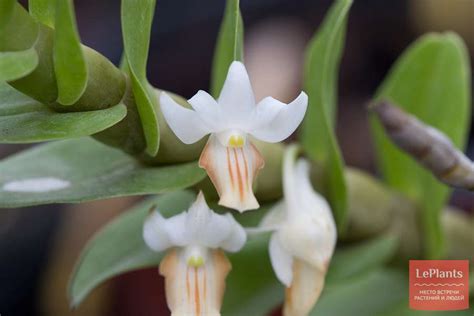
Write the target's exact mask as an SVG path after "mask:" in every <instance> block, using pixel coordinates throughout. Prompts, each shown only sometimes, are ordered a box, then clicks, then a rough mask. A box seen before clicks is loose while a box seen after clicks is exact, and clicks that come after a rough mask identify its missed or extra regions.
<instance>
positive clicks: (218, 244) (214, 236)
mask: <svg viewBox="0 0 474 316" xmlns="http://www.w3.org/2000/svg"><path fill="white" fill-rule="evenodd" d="M186 227H188V230H189V231H190V232H191V235H190V240H189V243H196V244H199V245H201V246H204V247H207V248H222V249H224V250H226V251H230V252H236V251H238V250H240V249H241V248H242V247H243V246H244V244H245V241H246V240H247V235H246V234H245V230H244V229H243V227H242V226H241V225H240V224H239V223H238V222H237V221H236V220H235V219H234V217H233V216H232V215H230V214H226V215H220V214H216V213H214V212H213V211H212V210H210V209H209V207H208V206H207V203H206V201H205V199H204V195H203V194H202V192H200V193H199V195H198V197H197V199H196V202H194V204H193V205H192V206H191V207H190V208H189V211H188V221H187V224H186Z"/></svg>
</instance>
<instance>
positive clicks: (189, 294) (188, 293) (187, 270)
mask: <svg viewBox="0 0 474 316" xmlns="http://www.w3.org/2000/svg"><path fill="white" fill-rule="evenodd" d="M186 295H187V298H188V302H189V301H190V300H191V286H190V284H189V268H188V267H187V268H186Z"/></svg>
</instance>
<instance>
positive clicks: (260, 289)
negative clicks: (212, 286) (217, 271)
mask: <svg viewBox="0 0 474 316" xmlns="http://www.w3.org/2000/svg"><path fill="white" fill-rule="evenodd" d="M268 241H269V238H268V234H264V235H259V236H256V237H253V238H251V239H249V240H248V241H247V244H246V245H245V247H244V248H243V249H242V250H241V251H240V252H238V253H235V254H228V256H229V259H230V261H231V263H232V271H231V272H230V273H229V276H228V277H227V280H226V292H225V296H224V303H223V306H222V315H252V316H259V315H262V316H263V315H267V314H268V312H269V311H270V310H272V309H273V308H274V307H275V306H277V305H278V304H279V303H281V302H282V300H283V297H284V287H283V286H282V285H281V284H280V283H279V281H278V280H277V279H276V277H275V274H274V273H273V269H272V266H271V263H270V258H269V256H268Z"/></svg>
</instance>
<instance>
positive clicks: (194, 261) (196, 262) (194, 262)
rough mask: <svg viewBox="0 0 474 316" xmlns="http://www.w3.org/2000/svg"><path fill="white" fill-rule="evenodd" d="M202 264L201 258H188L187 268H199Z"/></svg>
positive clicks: (202, 259)
mask: <svg viewBox="0 0 474 316" xmlns="http://www.w3.org/2000/svg"><path fill="white" fill-rule="evenodd" d="M203 264H204V258H203V257H201V256H191V257H189V258H188V266H190V267H194V268H199V267H200V266H202V265H203Z"/></svg>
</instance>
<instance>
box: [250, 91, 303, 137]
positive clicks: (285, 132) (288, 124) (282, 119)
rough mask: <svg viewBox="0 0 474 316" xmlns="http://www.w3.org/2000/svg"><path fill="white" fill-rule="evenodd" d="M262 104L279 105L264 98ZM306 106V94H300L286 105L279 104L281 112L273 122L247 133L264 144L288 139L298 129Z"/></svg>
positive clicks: (273, 100) (271, 99)
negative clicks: (271, 103)
mask: <svg viewBox="0 0 474 316" xmlns="http://www.w3.org/2000/svg"><path fill="white" fill-rule="evenodd" d="M262 102H264V104H266V103H270V102H273V103H276V104H277V103H278V104H280V103H281V102H280V101H278V100H275V99H273V98H265V99H264V100H262ZM267 106H268V105H267ZM307 106H308V96H307V95H306V93H304V92H301V93H300V95H299V96H298V97H297V98H296V99H295V100H293V102H291V103H289V104H288V105H285V104H284V103H281V110H280V111H279V112H278V114H277V115H276V116H275V118H274V119H273V120H271V121H270V122H269V123H267V124H265V125H264V126H261V127H258V128H256V129H255V130H252V131H249V133H250V134H252V135H253V136H254V137H255V138H257V139H260V140H262V141H265V142H269V143H276V142H280V141H282V140H284V139H286V138H288V137H289V136H290V135H291V134H292V133H293V132H294V131H295V130H296V129H297V128H298V125H300V123H301V121H302V120H303V118H304V115H305V113H306V108H307ZM268 107H269V106H268Z"/></svg>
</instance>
